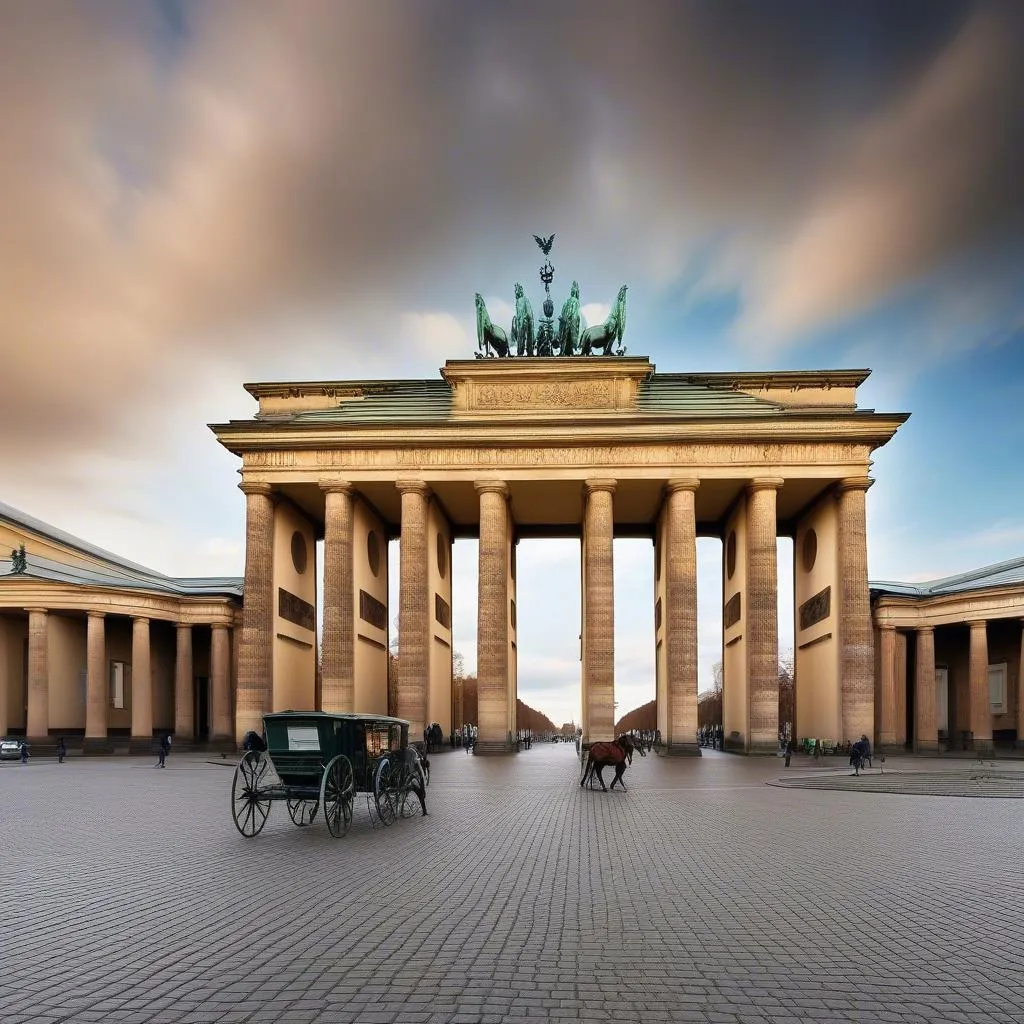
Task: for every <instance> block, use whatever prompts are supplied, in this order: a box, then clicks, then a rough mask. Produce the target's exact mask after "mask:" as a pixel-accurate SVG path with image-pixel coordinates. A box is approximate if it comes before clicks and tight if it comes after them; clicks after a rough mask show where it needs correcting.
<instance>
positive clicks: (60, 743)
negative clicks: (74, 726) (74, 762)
mask: <svg viewBox="0 0 1024 1024" xmlns="http://www.w3.org/2000/svg"><path fill="white" fill-rule="evenodd" d="M67 756H68V748H67V746H66V744H65V743H64V737H63V736H59V737H58V738H57V764H63V763H64V758H65V757H67Z"/></svg>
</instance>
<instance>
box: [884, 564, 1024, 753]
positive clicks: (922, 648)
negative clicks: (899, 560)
mask: <svg viewBox="0 0 1024 1024" xmlns="http://www.w3.org/2000/svg"><path fill="white" fill-rule="evenodd" d="M871 599H872V605H873V613H874V619H875V626H876V630H877V631H876V651H877V662H878V665H877V677H878V690H879V701H878V714H877V721H876V729H877V735H878V739H879V742H880V743H882V744H883V745H884V746H887V747H894V748H902V747H905V746H909V747H911V748H912V749H913V750H914V751H916V752H918V753H923V754H930V753H936V752H946V751H949V752H952V751H964V750H974V751H977V752H987V751H992V750H994V749H997V748H1001V749H1004V750H1005V749H1008V748H1010V749H1012V748H1013V747H1016V748H1018V749H1024V699H1022V698H1024V687H1022V675H1024V558H1017V559H1013V560H1011V561H1007V562H1001V563H999V564H998V565H991V566H987V567H985V568H981V569H975V570H973V571H971V572H965V573H960V574H959V575H956V576H948V577H946V578H945V579H941V580H935V581H933V582H931V583H920V584H908V583H873V584H871Z"/></svg>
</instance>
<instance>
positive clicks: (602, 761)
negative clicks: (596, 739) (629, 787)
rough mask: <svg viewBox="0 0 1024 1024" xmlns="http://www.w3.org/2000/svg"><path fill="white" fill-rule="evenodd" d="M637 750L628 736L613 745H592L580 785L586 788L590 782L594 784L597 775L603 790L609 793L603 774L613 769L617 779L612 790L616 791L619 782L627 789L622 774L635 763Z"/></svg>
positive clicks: (584, 765) (614, 741)
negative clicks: (628, 766) (605, 770)
mask: <svg viewBox="0 0 1024 1024" xmlns="http://www.w3.org/2000/svg"><path fill="white" fill-rule="evenodd" d="M635 750H636V747H634V745H633V740H632V738H631V737H630V736H628V735H622V736H620V737H619V738H618V739H617V740H613V741H612V742H611V743H592V744H591V745H590V748H589V750H587V757H586V760H585V761H584V763H583V778H582V779H580V785H581V786H585V785H586V784H587V783H588V782H593V778H594V775H595V774H596V775H597V781H598V782H600V783H601V789H603V790H604V791H605V792H606V793H607V792H608V786H606V785H605V784H604V779H603V778H602V777H601V772H602V770H603V769H605V768H608V767H612V768H614V769H615V778H614V779H612V784H611V788H612V789H614V788H615V783H616V782H617V783H619V785H620V786H622V788H623V789H625V788H626V783H625V782H623V781H622V773H623V772H624V771H625V770H626V765H627V764H632V763H633V752H634V751H635Z"/></svg>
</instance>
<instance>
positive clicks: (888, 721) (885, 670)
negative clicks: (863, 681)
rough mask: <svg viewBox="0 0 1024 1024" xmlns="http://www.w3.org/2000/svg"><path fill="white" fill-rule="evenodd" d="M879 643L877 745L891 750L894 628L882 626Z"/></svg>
mask: <svg viewBox="0 0 1024 1024" xmlns="http://www.w3.org/2000/svg"><path fill="white" fill-rule="evenodd" d="M879 642H880V644H881V647H882V649H881V651H880V652H879V659H880V661H881V665H880V668H881V675H882V678H881V684H882V685H881V701H882V706H881V708H880V709H879V710H880V711H881V721H880V723H879V736H878V744H879V746H881V747H883V748H886V747H888V748H890V749H891V748H893V747H895V746H896V627H895V626H889V625H884V626H882V627H881V630H880V637H879ZM868 735H870V733H869V734H868ZM859 738H860V737H858V739H859Z"/></svg>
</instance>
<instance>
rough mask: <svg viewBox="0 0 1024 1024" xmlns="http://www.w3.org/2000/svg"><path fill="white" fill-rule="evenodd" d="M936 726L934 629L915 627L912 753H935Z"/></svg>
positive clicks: (937, 739)
mask: <svg viewBox="0 0 1024 1024" xmlns="http://www.w3.org/2000/svg"><path fill="white" fill-rule="evenodd" d="M938 751H939V724H938V718H937V717H936V707H935V630H934V629H933V628H932V627H931V626H918V627H917V658H916V663H915V668H914V753H916V754H937V753H938Z"/></svg>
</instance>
